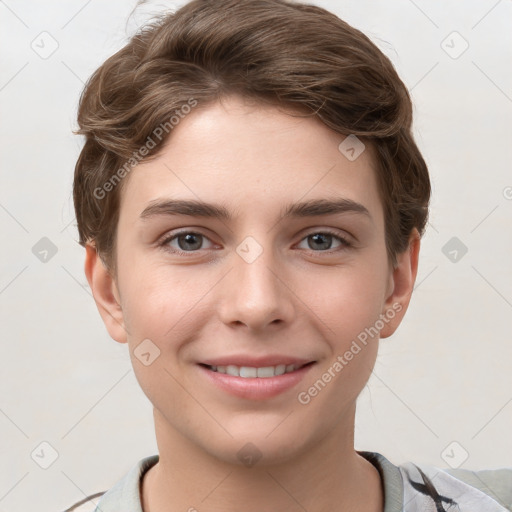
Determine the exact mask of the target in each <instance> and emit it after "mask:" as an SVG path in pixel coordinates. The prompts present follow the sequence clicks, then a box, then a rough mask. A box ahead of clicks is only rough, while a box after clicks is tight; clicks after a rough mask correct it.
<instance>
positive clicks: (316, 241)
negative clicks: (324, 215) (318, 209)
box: [302, 230, 352, 252]
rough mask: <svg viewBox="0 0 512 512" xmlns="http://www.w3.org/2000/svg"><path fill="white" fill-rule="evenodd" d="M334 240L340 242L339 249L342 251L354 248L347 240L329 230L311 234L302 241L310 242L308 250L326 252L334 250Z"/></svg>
mask: <svg viewBox="0 0 512 512" xmlns="http://www.w3.org/2000/svg"><path fill="white" fill-rule="evenodd" d="M333 239H334V240H335V241H338V248H339V249H341V250H343V249H344V248H349V247H351V246H352V244H351V243H350V242H349V241H348V240H347V239H346V238H344V237H342V236H340V235H339V234H337V233H334V232H332V231H329V230H325V231H318V232H316V233H310V234H309V235H307V236H306V237H305V238H303V239H302V240H307V241H308V247H307V249H310V250H313V251H314V252H324V251H329V250H330V249H332V242H333ZM335 250H336V248H335Z"/></svg>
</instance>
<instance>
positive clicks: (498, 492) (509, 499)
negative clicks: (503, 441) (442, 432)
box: [444, 466, 512, 510]
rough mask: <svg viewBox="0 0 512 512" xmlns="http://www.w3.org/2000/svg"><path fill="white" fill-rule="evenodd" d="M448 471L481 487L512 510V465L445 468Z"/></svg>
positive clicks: (476, 486) (481, 489) (468, 482)
mask: <svg viewBox="0 0 512 512" xmlns="http://www.w3.org/2000/svg"><path fill="white" fill-rule="evenodd" d="M444 471H445V472H446V473H448V474H450V475H452V476H453V477H454V478H457V479H458V480H461V481H463V482H465V483H467V484H468V485H471V487H474V488H475V489H479V490H480V491H482V492H484V493H485V494H487V495H488V496H491V498H494V499H495V500H496V501H497V502H498V503H500V504H501V505H503V506H504V507H505V508H507V509H508V510H512V466H511V467H508V468H498V469H482V470H479V471H473V470H470V469H445V470H444Z"/></svg>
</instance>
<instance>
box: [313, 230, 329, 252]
mask: <svg viewBox="0 0 512 512" xmlns="http://www.w3.org/2000/svg"><path fill="white" fill-rule="evenodd" d="M311 238H313V239H314V241H315V243H320V245H322V240H323V245H324V246H323V247H320V248H321V249H329V246H330V243H329V242H330V238H331V235H328V234H325V233H317V234H315V235H312V236H311ZM326 238H327V240H328V241H327V242H325V239H326ZM309 246H310V248H311V249H315V247H311V244H309ZM318 248H319V247H318V246H317V247H316V249H318Z"/></svg>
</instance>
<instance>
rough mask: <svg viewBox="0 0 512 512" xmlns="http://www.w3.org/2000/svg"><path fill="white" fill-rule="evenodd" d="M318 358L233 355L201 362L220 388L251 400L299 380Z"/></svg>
mask: <svg viewBox="0 0 512 512" xmlns="http://www.w3.org/2000/svg"><path fill="white" fill-rule="evenodd" d="M315 363H316V361H313V360H307V359H299V358H295V357H288V356H267V357H260V358H254V357H247V356H232V357H223V358H218V359H211V360H207V361H204V362H202V363H199V364H198V366H199V368H200V369H201V374H202V375H203V376H204V377H206V379H207V380H208V381H209V382H211V383H213V384H214V385H215V386H216V387H217V388H219V389H221V390H223V391H224V392H227V393H229V394H231V395H235V396H237V397H239V398H243V399H249V400H266V399H269V398H272V397H274V396H277V395H279V394H281V393H284V392H285V391H287V390H290V389H292V388H294V387H295V386H297V385H298V383H299V382H300V381H301V380H302V379H303V378H304V376H305V375H306V374H307V373H308V371H309V370H310V368H311V367H312V366H314V364H315Z"/></svg>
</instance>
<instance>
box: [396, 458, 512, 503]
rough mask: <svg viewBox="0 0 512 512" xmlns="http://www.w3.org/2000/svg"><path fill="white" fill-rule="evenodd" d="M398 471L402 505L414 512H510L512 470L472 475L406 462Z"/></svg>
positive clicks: (493, 470)
mask: <svg viewBox="0 0 512 512" xmlns="http://www.w3.org/2000/svg"><path fill="white" fill-rule="evenodd" d="M399 469H400V471H401V473H402V478H403V484H404V503H408V502H410V503H414V504H415V505H416V506H417V507H418V510H430V508H429V507H432V506H436V507H437V506H438V505H445V506H453V507H458V509H459V510H460V511H461V512H465V511H466V510H468V511H470V510H482V511H486V512H503V511H509V510H512V467H510V468H499V469H489V470H479V471H473V470H469V469H442V468H438V467H435V466H431V465H427V464H414V463H412V462H407V463H405V464H401V465H400V466H399ZM411 510H416V508H414V507H412V508H411ZM432 510H436V509H434V508H433V509H432ZM437 510H440V509H437Z"/></svg>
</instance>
